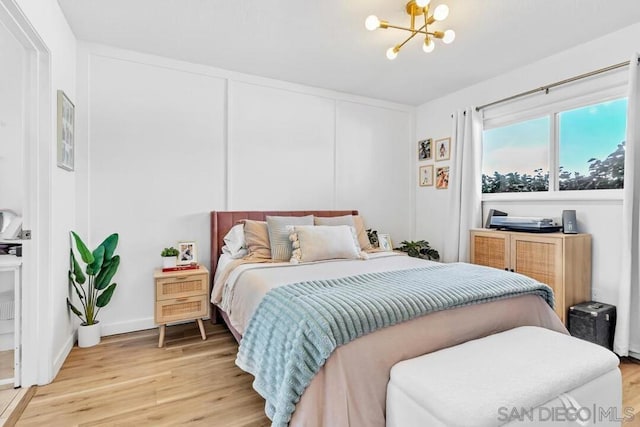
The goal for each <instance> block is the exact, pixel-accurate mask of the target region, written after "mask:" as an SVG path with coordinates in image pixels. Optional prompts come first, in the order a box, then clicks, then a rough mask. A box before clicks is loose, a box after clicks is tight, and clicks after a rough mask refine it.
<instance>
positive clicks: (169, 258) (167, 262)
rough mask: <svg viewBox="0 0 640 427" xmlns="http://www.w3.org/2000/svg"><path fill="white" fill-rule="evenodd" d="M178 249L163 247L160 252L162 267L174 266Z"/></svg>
mask: <svg viewBox="0 0 640 427" xmlns="http://www.w3.org/2000/svg"><path fill="white" fill-rule="evenodd" d="M178 253H179V252H178V250H177V249H176V248H174V247H173V246H171V247H170V248H164V249H163V250H162V252H161V253H160V256H161V257H162V268H172V267H175V266H176V261H177V260H178Z"/></svg>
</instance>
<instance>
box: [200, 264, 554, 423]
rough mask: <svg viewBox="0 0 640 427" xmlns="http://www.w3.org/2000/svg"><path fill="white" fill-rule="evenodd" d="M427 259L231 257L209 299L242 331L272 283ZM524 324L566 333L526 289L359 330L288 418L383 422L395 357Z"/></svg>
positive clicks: (394, 267) (393, 267)
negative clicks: (296, 260)
mask: <svg viewBox="0 0 640 427" xmlns="http://www.w3.org/2000/svg"><path fill="white" fill-rule="evenodd" d="M426 262H428V261H425V260H421V259H416V258H410V257H407V256H405V255H403V254H396V253H389V252H387V253H376V254H371V257H370V259H369V260H366V261H363V260H341V261H329V262H318V263H309V264H301V265H292V264H289V263H265V264H255V263H245V264H242V265H238V264H240V263H241V261H237V262H235V263H231V264H229V267H228V270H231V271H230V272H229V271H227V272H225V274H222V275H221V276H218V277H219V280H218V281H216V283H215V284H214V289H213V292H212V302H213V303H215V304H217V305H219V306H220V307H221V308H222V309H224V310H225V312H227V314H228V316H229V320H230V323H231V325H232V326H233V327H234V328H236V329H237V330H238V331H239V332H240V333H243V332H244V330H245V328H246V325H248V323H249V321H250V319H251V316H252V315H253V313H254V312H255V310H256V308H257V306H258V305H259V304H260V301H261V300H262V298H263V297H264V296H265V295H266V293H267V292H269V291H270V290H271V289H274V288H276V287H279V286H283V285H286V284H289V283H295V282H299V281H304V280H313V279H321V278H338V277H344V276H349V275H357V274H362V273H367V272H380V271H392V270H401V269H406V268H414V267H421V266H424V265H425V263H426ZM524 325H534V326H541V327H544V328H548V329H552V330H556V331H559V332H563V333H566V329H565V328H564V326H563V325H562V322H560V320H559V319H558V317H557V316H556V314H555V313H554V312H553V310H552V309H551V308H550V307H549V305H548V304H547V303H546V302H545V301H544V300H543V299H542V298H540V297H538V296H535V295H526V296H521V297H516V298H509V299H505V300H500V301H494V302H490V303H485V304H475V305H471V306H467V307H461V308H457V309H450V310H445V311H441V312H437V313H432V314H429V315H426V316H423V317H420V318H417V319H414V320H410V321H408V322H403V323H400V324H397V325H394V326H391V327H387V328H384V329H381V330H378V331H376V332H374V333H371V334H368V335H365V336H362V337H360V338H358V339H356V340H354V341H352V342H350V343H348V344H346V345H343V346H340V347H338V348H337V349H336V350H335V351H334V352H333V354H332V355H331V356H330V357H329V359H327V361H326V363H325V365H324V366H323V367H322V368H321V370H320V372H319V373H318V374H317V375H316V376H315V377H314V378H313V380H312V381H311V383H310V384H309V386H308V387H307V388H306V390H305V392H304V394H303V395H302V397H301V399H300V401H299V402H298V404H297V405H296V409H295V412H294V413H293V417H292V419H291V422H290V425H291V426H305V427H308V426H326V425H349V426H351V427H359V426H363V427H365V426H366V427H376V426H378V427H382V426H384V425H385V410H386V409H385V408H386V390H387V384H388V382H389V374H390V370H391V368H392V366H393V365H394V364H396V363H397V362H399V361H402V360H406V359H410V358H414V357H417V356H420V355H423V354H426V353H429V352H433V351H436V350H439V349H442V348H445V347H450V346H453V345H456V344H459V343H462V342H466V341H468V340H472V339H476V338H480V337H483V336H487V335H490V334H493V333H496V332H501V331H504V330H508V329H511V328H515V327H518V326H524ZM363 355H366V356H363Z"/></svg>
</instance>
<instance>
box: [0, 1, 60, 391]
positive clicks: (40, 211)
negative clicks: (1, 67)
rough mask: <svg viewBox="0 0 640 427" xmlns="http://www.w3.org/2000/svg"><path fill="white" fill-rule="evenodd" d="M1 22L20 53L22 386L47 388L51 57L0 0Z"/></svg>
mask: <svg viewBox="0 0 640 427" xmlns="http://www.w3.org/2000/svg"><path fill="white" fill-rule="evenodd" d="M0 22H1V23H2V24H4V26H5V27H6V28H7V29H8V30H9V32H10V33H11V34H12V35H13V36H14V37H15V38H16V40H17V41H18V42H19V43H20V44H21V45H22V46H23V47H24V49H25V58H26V59H25V63H24V64H23V65H24V66H23V70H24V82H25V83H24V88H23V101H24V105H23V119H24V138H23V156H24V173H23V179H24V182H25V186H24V189H25V194H24V197H23V212H22V215H23V227H24V228H25V229H29V230H32V238H31V240H25V241H23V249H22V253H23V259H22V261H23V265H22V298H21V300H22V304H21V305H22V307H21V309H22V310H21V311H22V331H21V334H20V335H21V341H22V345H21V353H22V354H21V355H22V363H21V365H22V375H21V378H20V383H21V384H22V386H30V385H33V384H46V383H48V382H50V381H51V379H52V378H51V377H52V361H51V359H52V356H51V353H52V340H51V333H50V332H48V331H47V329H46V326H47V325H50V324H51V322H50V317H51V315H52V311H51V300H50V297H49V296H50V291H49V289H50V287H51V283H52V281H51V261H50V258H51V193H52V191H51V170H52V151H53V150H52V147H53V135H54V127H53V126H54V120H53V111H54V110H53V108H52V99H53V95H52V83H51V53H50V51H49V49H48V48H47V46H46V44H45V43H44V41H43V40H42V39H41V38H40V36H39V35H38V33H37V32H36V30H35V29H34V28H33V26H32V25H31V23H30V22H29V20H28V19H27V17H26V16H25V15H24V13H23V12H22V10H21V9H20V7H19V6H18V4H17V3H16V1H15V0H0Z"/></svg>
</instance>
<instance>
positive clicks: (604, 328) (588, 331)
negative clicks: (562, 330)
mask: <svg viewBox="0 0 640 427" xmlns="http://www.w3.org/2000/svg"><path fill="white" fill-rule="evenodd" d="M615 330H616V307H615V306H613V305H610V304H604V303H601V302H596V301H588V302H583V303H582V304H577V305H574V306H572V307H569V333H570V334H571V335H572V336H574V337H577V338H582V339H583V340H587V341H591V342H592V343H595V344H599V345H601V346H603V347H606V348H608V349H609V350H613V335H614V333H615Z"/></svg>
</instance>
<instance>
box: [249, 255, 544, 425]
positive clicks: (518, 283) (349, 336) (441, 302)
mask: <svg viewBox="0 0 640 427" xmlns="http://www.w3.org/2000/svg"><path fill="white" fill-rule="evenodd" d="M524 294H536V295H540V296H541V297H543V298H545V299H546V301H547V302H548V303H549V305H550V306H551V307H553V304H554V302H553V292H552V290H551V288H549V287H548V286H547V285H544V284H542V283H539V282H537V281H535V280H533V279H530V278H528V277H526V276H522V275H520V274H514V273H508V272H505V271H501V270H497V269H493V268H487V267H481V266H477V265H471V264H462V263H458V264H438V263H432V264H429V266H428V267H424V268H414V269H409V270H400V271H390V272H382V273H367V274H361V275H357V276H351V277H343V278H340V279H332V280H313V281H308V282H301V283H295V284H291V285H287V286H282V287H279V288H276V289H273V290H272V291H270V292H269V293H267V295H266V296H265V297H264V299H263V300H262V302H261V303H260V305H259V306H258V308H257V309H256V312H255V314H254V315H253V317H252V318H251V321H250V322H249V326H248V328H247V330H246V331H245V334H244V336H243V337H242V342H241V344H240V349H239V350H238V357H237V359H236V364H237V365H238V366H239V367H240V368H241V369H243V370H244V371H247V372H249V373H251V374H252V375H253V376H254V377H255V381H254V383H253V387H254V388H255V390H256V391H257V392H258V393H260V395H261V396H262V397H264V398H265V400H266V413H267V416H268V417H269V418H270V419H271V420H272V422H273V425H274V426H285V425H287V423H288V422H289V420H290V418H291V414H292V413H293V411H294V410H295V405H296V403H297V402H298V401H299V400H300V396H302V393H303V392H304V390H305V389H306V388H307V386H308V385H309V383H310V382H311V380H312V379H313V377H314V376H315V375H316V374H317V373H318V371H319V370H320V368H321V367H322V366H323V365H324V363H325V361H326V360H327V358H328V357H329V356H330V355H331V353H332V352H333V350H335V348H336V347H338V346H340V345H343V344H347V343H349V342H350V341H352V340H354V339H356V338H358V337H360V336H362V335H365V334H368V333H370V332H373V331H375V330H377V329H380V328H384V327H387V326H391V325H395V324H397V323H400V322H404V321H407V320H411V319H414V318H416V317H419V316H422V315H425V314H427V313H431V312H435V311H440V310H445V309H449V308H455V307H461V306H465V305H470V304H477V303H482V302H487V301H494V300H498V299H503V298H509V297H515V296H519V295H524Z"/></svg>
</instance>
